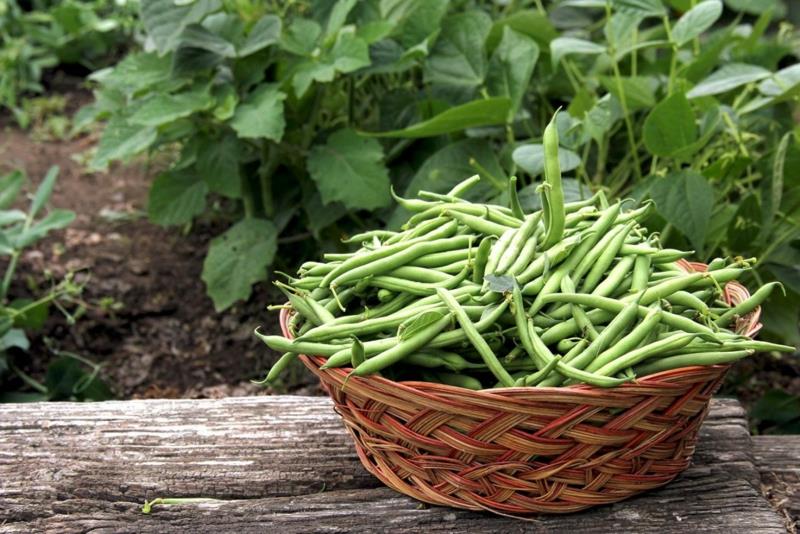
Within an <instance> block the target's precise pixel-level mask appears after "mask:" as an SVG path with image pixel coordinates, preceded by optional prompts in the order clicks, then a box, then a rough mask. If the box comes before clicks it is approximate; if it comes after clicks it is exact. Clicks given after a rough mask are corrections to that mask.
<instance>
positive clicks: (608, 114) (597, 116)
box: [583, 94, 622, 143]
mask: <svg viewBox="0 0 800 534" xmlns="http://www.w3.org/2000/svg"><path fill="white" fill-rule="evenodd" d="M621 118H622V108H621V106H620V103H619V101H618V100H617V99H616V98H614V97H612V95H610V94H606V95H603V97H602V98H600V99H599V100H598V101H597V102H596V103H595V105H594V106H592V108H591V109H590V110H589V111H587V112H586V116H585V117H584V118H583V127H584V129H585V130H586V133H588V134H589V136H590V137H591V138H592V139H594V140H595V141H596V142H598V143H600V142H601V141H602V139H603V137H604V136H605V134H606V132H608V131H609V130H611V128H612V127H613V126H614V124H615V123H616V122H617V121H618V120H620V119H621Z"/></svg>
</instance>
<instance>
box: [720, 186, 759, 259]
mask: <svg viewBox="0 0 800 534" xmlns="http://www.w3.org/2000/svg"><path fill="white" fill-rule="evenodd" d="M763 219H764V216H763V215H762V212H761V205H760V203H759V201H758V195H756V194H755V193H753V194H750V195H747V196H746V197H745V198H744V200H742V201H741V202H740V203H739V208H738V209H737V210H736V214H735V215H734V216H733V219H732V220H731V222H730V224H729V225H728V246H729V247H730V248H731V249H732V250H733V251H735V252H738V253H740V254H743V255H745V254H746V255H748V256H753V255H754V254H755V252H756V250H757V249H761V248H762V246H763V244H762V243H759V242H758V235H759V234H760V233H761V221H762V220H763Z"/></svg>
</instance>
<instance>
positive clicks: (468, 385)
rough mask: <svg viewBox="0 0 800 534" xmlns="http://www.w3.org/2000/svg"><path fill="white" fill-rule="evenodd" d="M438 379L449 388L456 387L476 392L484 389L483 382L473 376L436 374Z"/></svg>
mask: <svg viewBox="0 0 800 534" xmlns="http://www.w3.org/2000/svg"><path fill="white" fill-rule="evenodd" d="M436 378H438V379H439V381H440V382H441V383H442V384H447V385H448V386H456V387H459V388H465V389H472V390H476V391H479V390H481V389H483V384H481V381H480V380H478V379H477V378H474V377H472V376H467V375H460V374H455V373H436Z"/></svg>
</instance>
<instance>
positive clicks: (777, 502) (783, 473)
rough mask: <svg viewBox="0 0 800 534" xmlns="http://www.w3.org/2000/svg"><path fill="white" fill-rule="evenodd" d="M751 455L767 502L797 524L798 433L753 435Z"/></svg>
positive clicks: (799, 495)
mask: <svg viewBox="0 0 800 534" xmlns="http://www.w3.org/2000/svg"><path fill="white" fill-rule="evenodd" d="M753 456H754V458H755V461H756V466H757V467H758V470H759V472H760V473H761V480H762V482H763V484H764V490H765V493H766V494H767V497H768V498H769V500H770V502H772V504H773V505H774V506H775V507H776V508H778V509H779V510H780V511H781V512H783V513H784V514H785V516H786V520H787V522H788V523H789V524H790V525H791V526H793V527H795V528H796V527H797V526H798V525H799V524H800V436H756V437H755V438H753Z"/></svg>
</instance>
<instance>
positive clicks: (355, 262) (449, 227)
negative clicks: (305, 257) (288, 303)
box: [319, 221, 457, 287]
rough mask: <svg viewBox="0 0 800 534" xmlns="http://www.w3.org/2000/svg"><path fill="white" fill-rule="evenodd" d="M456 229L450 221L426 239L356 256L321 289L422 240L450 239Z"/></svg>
mask: <svg viewBox="0 0 800 534" xmlns="http://www.w3.org/2000/svg"><path fill="white" fill-rule="evenodd" d="M456 227H457V224H456V223H455V222H454V221H449V222H448V223H446V224H444V225H443V226H441V227H439V228H437V229H436V230H434V231H433V232H431V233H430V234H428V235H427V236H426V237H424V238H423V237H418V238H415V239H410V240H408V241H403V242H400V243H396V244H393V245H387V246H384V247H381V248H379V249H376V250H371V251H368V252H363V253H360V254H356V255H355V256H352V257H350V258H348V259H346V260H345V261H344V262H342V263H341V264H340V265H338V266H337V267H336V268H335V269H334V270H332V271H331V272H329V273H328V274H326V275H325V277H324V278H323V279H322V281H321V282H320V284H319V285H320V287H326V286H330V285H331V283H332V282H333V280H334V279H336V278H337V277H338V276H340V275H342V274H345V273H347V272H348V271H351V270H353V269H356V268H358V267H362V266H367V265H369V264H371V263H372V262H375V261H377V260H381V259H385V258H387V257H389V256H392V255H395V254H397V253H399V252H402V251H405V250H407V249H408V248H411V247H413V246H414V245H415V244H417V243H419V242H420V240H424V241H427V242H429V241H432V240H436V239H439V238H446V237H449V236H451V235H452V234H453V233H454V232H455V231H456ZM397 266H398V267H399V265H397Z"/></svg>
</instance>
